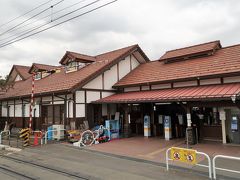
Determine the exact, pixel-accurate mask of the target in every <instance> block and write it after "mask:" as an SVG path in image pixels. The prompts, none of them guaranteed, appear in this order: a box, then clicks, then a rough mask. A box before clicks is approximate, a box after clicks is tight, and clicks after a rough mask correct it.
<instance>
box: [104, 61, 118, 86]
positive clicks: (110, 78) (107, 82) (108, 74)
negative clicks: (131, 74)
mask: <svg viewBox="0 0 240 180" xmlns="http://www.w3.org/2000/svg"><path fill="white" fill-rule="evenodd" d="M117 81H118V76H117V65H114V66H113V67H112V68H111V69H110V70H107V71H105V72H104V89H110V90H111V89H113V88H112V86H113V85H114V84H115V83H117Z"/></svg>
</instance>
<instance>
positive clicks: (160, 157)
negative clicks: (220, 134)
mask: <svg viewBox="0 0 240 180" xmlns="http://www.w3.org/2000/svg"><path fill="white" fill-rule="evenodd" d="M170 147H182V148H186V144H185V140H184V139H174V140H170V141H166V140H165V139H161V138H159V137H154V138H144V137H131V138H125V139H118V140H113V141H110V142H108V143H103V144H98V145H93V146H91V147H88V148H87V149H88V150H91V151H96V152H101V153H105V154H108V155H118V156H122V157H128V158H134V159H140V160H143V161H149V162H154V163H159V164H162V166H165V164H166V150H167V149H168V148H170ZM190 148H191V149H194V150H197V151H199V152H204V153H206V154H208V155H209V156H210V158H211V159H212V158H213V157H214V156H215V155H219V154H220V155H227V156H235V157H240V146H233V145H223V144H222V143H219V142H210V141H203V142H200V143H199V144H196V145H192V146H190ZM197 161H198V163H200V164H204V165H207V164H208V163H207V160H206V159H205V158H204V156H198V157H197ZM170 164H171V165H172V166H173V167H175V168H184V169H190V170H192V171H195V172H200V173H204V174H205V175H207V173H208V169H207V168H205V167H199V166H192V165H188V164H184V163H179V162H173V161H171V162H170ZM216 165H217V167H220V168H229V169H232V170H237V171H240V161H236V160H226V159H218V160H217V161H216ZM217 174H219V175H221V176H222V177H224V178H236V179H240V178H239V174H236V173H229V172H225V171H217Z"/></svg>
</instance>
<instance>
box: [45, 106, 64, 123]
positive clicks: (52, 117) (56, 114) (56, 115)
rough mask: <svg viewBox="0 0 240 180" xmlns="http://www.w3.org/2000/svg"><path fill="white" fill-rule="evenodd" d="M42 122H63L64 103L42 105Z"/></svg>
mask: <svg viewBox="0 0 240 180" xmlns="http://www.w3.org/2000/svg"><path fill="white" fill-rule="evenodd" d="M42 117H43V122H42V123H43V124H63V118H64V105H62V104H61V105H54V106H53V105H45V106H42Z"/></svg>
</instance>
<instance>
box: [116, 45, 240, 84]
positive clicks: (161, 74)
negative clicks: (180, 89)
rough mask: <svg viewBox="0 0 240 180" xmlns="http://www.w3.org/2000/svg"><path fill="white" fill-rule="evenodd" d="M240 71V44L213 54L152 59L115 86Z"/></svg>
mask: <svg viewBox="0 0 240 180" xmlns="http://www.w3.org/2000/svg"><path fill="white" fill-rule="evenodd" d="M236 72H240V45H234V46H229V47H225V48H221V49H219V50H217V51H216V52H215V54H214V55H212V56H207V57H202V58H197V59H194V60H186V61H179V62H175V63H169V64H165V63H164V62H162V61H151V62H148V63H145V64H141V65H140V66H138V67H137V68H136V69H134V70H133V71H132V72H130V73H129V74H128V75H126V76H125V77H124V78H122V79H121V80H120V81H119V82H118V83H116V84H115V86H116V87H117V86H134V85H139V84H142V85H143V84H145V85H146V84H149V83H162V82H167V81H175V80H186V79H193V78H198V77H200V78H201V77H207V76H208V77H210V76H216V75H223V74H228V73H236Z"/></svg>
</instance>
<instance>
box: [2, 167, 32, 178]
mask: <svg viewBox="0 0 240 180" xmlns="http://www.w3.org/2000/svg"><path fill="white" fill-rule="evenodd" d="M0 173H3V174H5V175H7V176H10V177H13V178H16V179H30V180H34V179H36V178H33V177H30V176H27V175H25V174H23V173H20V172H17V171H16V170H13V169H10V168H7V167H6V166H0Z"/></svg>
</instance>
